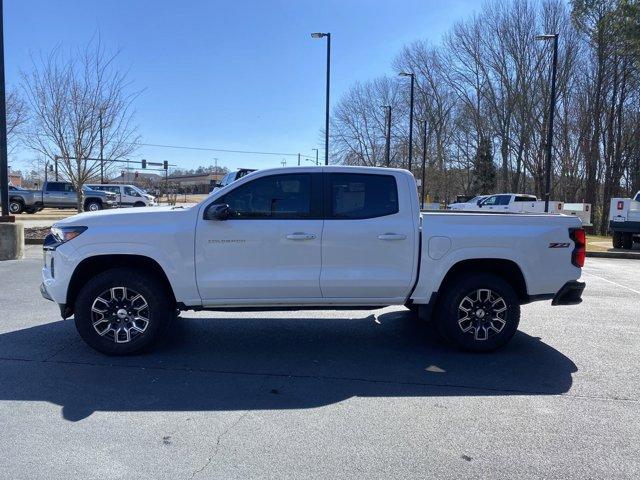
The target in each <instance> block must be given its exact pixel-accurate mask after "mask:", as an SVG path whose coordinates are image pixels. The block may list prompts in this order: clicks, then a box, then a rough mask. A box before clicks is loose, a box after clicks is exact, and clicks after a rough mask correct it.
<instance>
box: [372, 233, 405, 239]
mask: <svg viewBox="0 0 640 480" xmlns="http://www.w3.org/2000/svg"><path fill="white" fill-rule="evenodd" d="M406 238H407V236H406V235H403V234H401V233H383V234H381V235H378V240H406Z"/></svg>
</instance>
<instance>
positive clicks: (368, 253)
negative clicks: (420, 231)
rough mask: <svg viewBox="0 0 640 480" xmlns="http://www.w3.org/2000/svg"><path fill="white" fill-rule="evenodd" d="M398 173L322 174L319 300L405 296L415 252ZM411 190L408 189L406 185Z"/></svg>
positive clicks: (402, 179)
mask: <svg viewBox="0 0 640 480" xmlns="http://www.w3.org/2000/svg"><path fill="white" fill-rule="evenodd" d="M398 182H405V183H406V182H407V179H406V178H405V177H404V176H403V175H400V174H397V173H394V172H390V173H389V174H376V173H355V172H353V173H351V172H350V173H340V172H331V171H328V172H326V173H325V174H324V197H325V205H324V210H325V222H324V229H323V235H322V272H321V275H320V286H321V288H322V295H323V297H324V298H325V299H331V298H335V299H341V298H349V299H364V300H365V301H366V299H369V298H370V299H378V300H379V299H385V298H400V297H405V296H406V295H408V293H409V291H410V289H411V286H412V285H411V283H412V279H413V268H414V256H415V255H416V252H417V245H416V242H417V240H416V238H417V236H416V234H415V233H416V226H415V218H414V215H418V213H417V212H413V211H412V208H411V205H410V203H409V200H408V199H407V198H406V197H407V196H406V195H404V196H403V195H399V193H400V192H402V191H406V189H407V188H409V187H408V186H407V185H405V186H404V190H403V189H402V188H401V186H399V184H398ZM412 188H413V187H412Z"/></svg>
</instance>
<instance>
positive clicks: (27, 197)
mask: <svg viewBox="0 0 640 480" xmlns="http://www.w3.org/2000/svg"><path fill="white" fill-rule="evenodd" d="M77 206H78V196H77V193H76V189H75V187H74V186H73V185H72V184H71V183H69V182H45V183H44V185H43V186H42V190H25V189H22V188H18V187H13V186H10V187H9V212H10V213H11V214H12V215H17V214H18V213H22V212H26V213H36V212H38V211H40V210H42V209H43V208H77ZM117 206H118V198H117V195H115V194H113V193H111V192H101V191H98V190H91V189H90V188H86V187H85V188H83V189H82V208H83V209H84V211H91V212H94V211H97V210H102V209H103V208H114V207H117Z"/></svg>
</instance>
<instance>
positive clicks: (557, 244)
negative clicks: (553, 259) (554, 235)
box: [549, 242, 571, 248]
mask: <svg viewBox="0 0 640 480" xmlns="http://www.w3.org/2000/svg"><path fill="white" fill-rule="evenodd" d="M570 246H571V244H570V243H568V242H551V243H550V244H549V248H569V247H570Z"/></svg>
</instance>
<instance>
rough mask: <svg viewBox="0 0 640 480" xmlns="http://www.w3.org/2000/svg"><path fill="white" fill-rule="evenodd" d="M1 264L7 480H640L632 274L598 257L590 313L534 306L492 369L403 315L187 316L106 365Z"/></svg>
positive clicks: (33, 286)
mask: <svg viewBox="0 0 640 480" xmlns="http://www.w3.org/2000/svg"><path fill="white" fill-rule="evenodd" d="M40 263H41V250H40V248H39V247H37V246H33V247H29V248H28V250H27V258H26V259H25V260H21V261H12V262H2V263H0V278H2V289H0V317H1V321H0V431H1V432H2V437H1V439H0V478H11V479H22V478H25V479H26V478H29V479H33V478H52V479H54V478H55V479H59V478H67V479H75V478H77V479H88V478H101V479H109V478H125V477H126V478H148V479H160V478H171V479H179V478H184V479H190V478H223V479H231V478H238V479H241V478H242V479H245V478H323V479H325V478H542V477H544V478H607V479H610V478H639V477H640V393H639V392H640V368H639V365H640V322H639V321H640V262H638V261H635V260H617V259H600V258H593V259H591V258H590V259H588V260H587V266H586V268H585V269H584V272H585V274H584V276H583V279H584V280H585V281H586V282H587V288H586V290H585V294H584V302H583V303H582V304H581V305H579V306H575V307H551V306H550V303H549V302H543V303H535V304H531V305H527V306H524V307H523V315H522V322H521V324H520V332H519V333H518V334H517V336H516V337H515V338H514V340H513V341H512V342H511V344H510V345H509V346H508V347H507V348H505V349H503V350H501V351H499V352H497V353H494V354H489V355H471V354H462V353H459V352H456V351H453V350H450V349H449V348H447V347H444V346H442V345H440V344H438V343H436V342H434V341H433V340H432V339H431V338H430V336H429V332H428V330H426V329H424V328H423V327H422V326H420V325H418V324H417V323H415V322H413V321H412V320H411V319H410V318H409V316H408V315H407V313H406V311H405V310H404V309H402V308H389V309H384V310H379V311H374V312H371V311H341V312H322V311H321V312H307V311H304V312H286V313H285V312H282V313H281V312H265V313H237V314H231V313H212V312H201V313H194V312H186V313H183V315H182V321H180V322H177V324H176V325H175V328H174V330H173V331H172V334H171V337H170V339H169V340H168V341H167V342H166V344H164V345H163V346H162V347H161V348H160V349H159V350H158V351H156V352H155V353H153V354H148V355H145V356H138V357H130V358H108V357H104V356H102V355H100V354H98V353H95V352H93V351H92V350H90V349H89V348H88V347H86V346H85V344H84V343H83V342H82V341H81V340H80V339H79V337H78V336H77V334H76V332H75V329H74V327H73V323H72V322H71V321H64V322H63V321H61V320H59V317H58V314H57V313H58V312H57V307H56V306H55V305H54V304H52V303H50V302H47V301H46V300H44V299H42V298H41V297H40V294H39V293H38V288H37V287H38V285H39V282H40V280H39V270H40Z"/></svg>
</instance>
